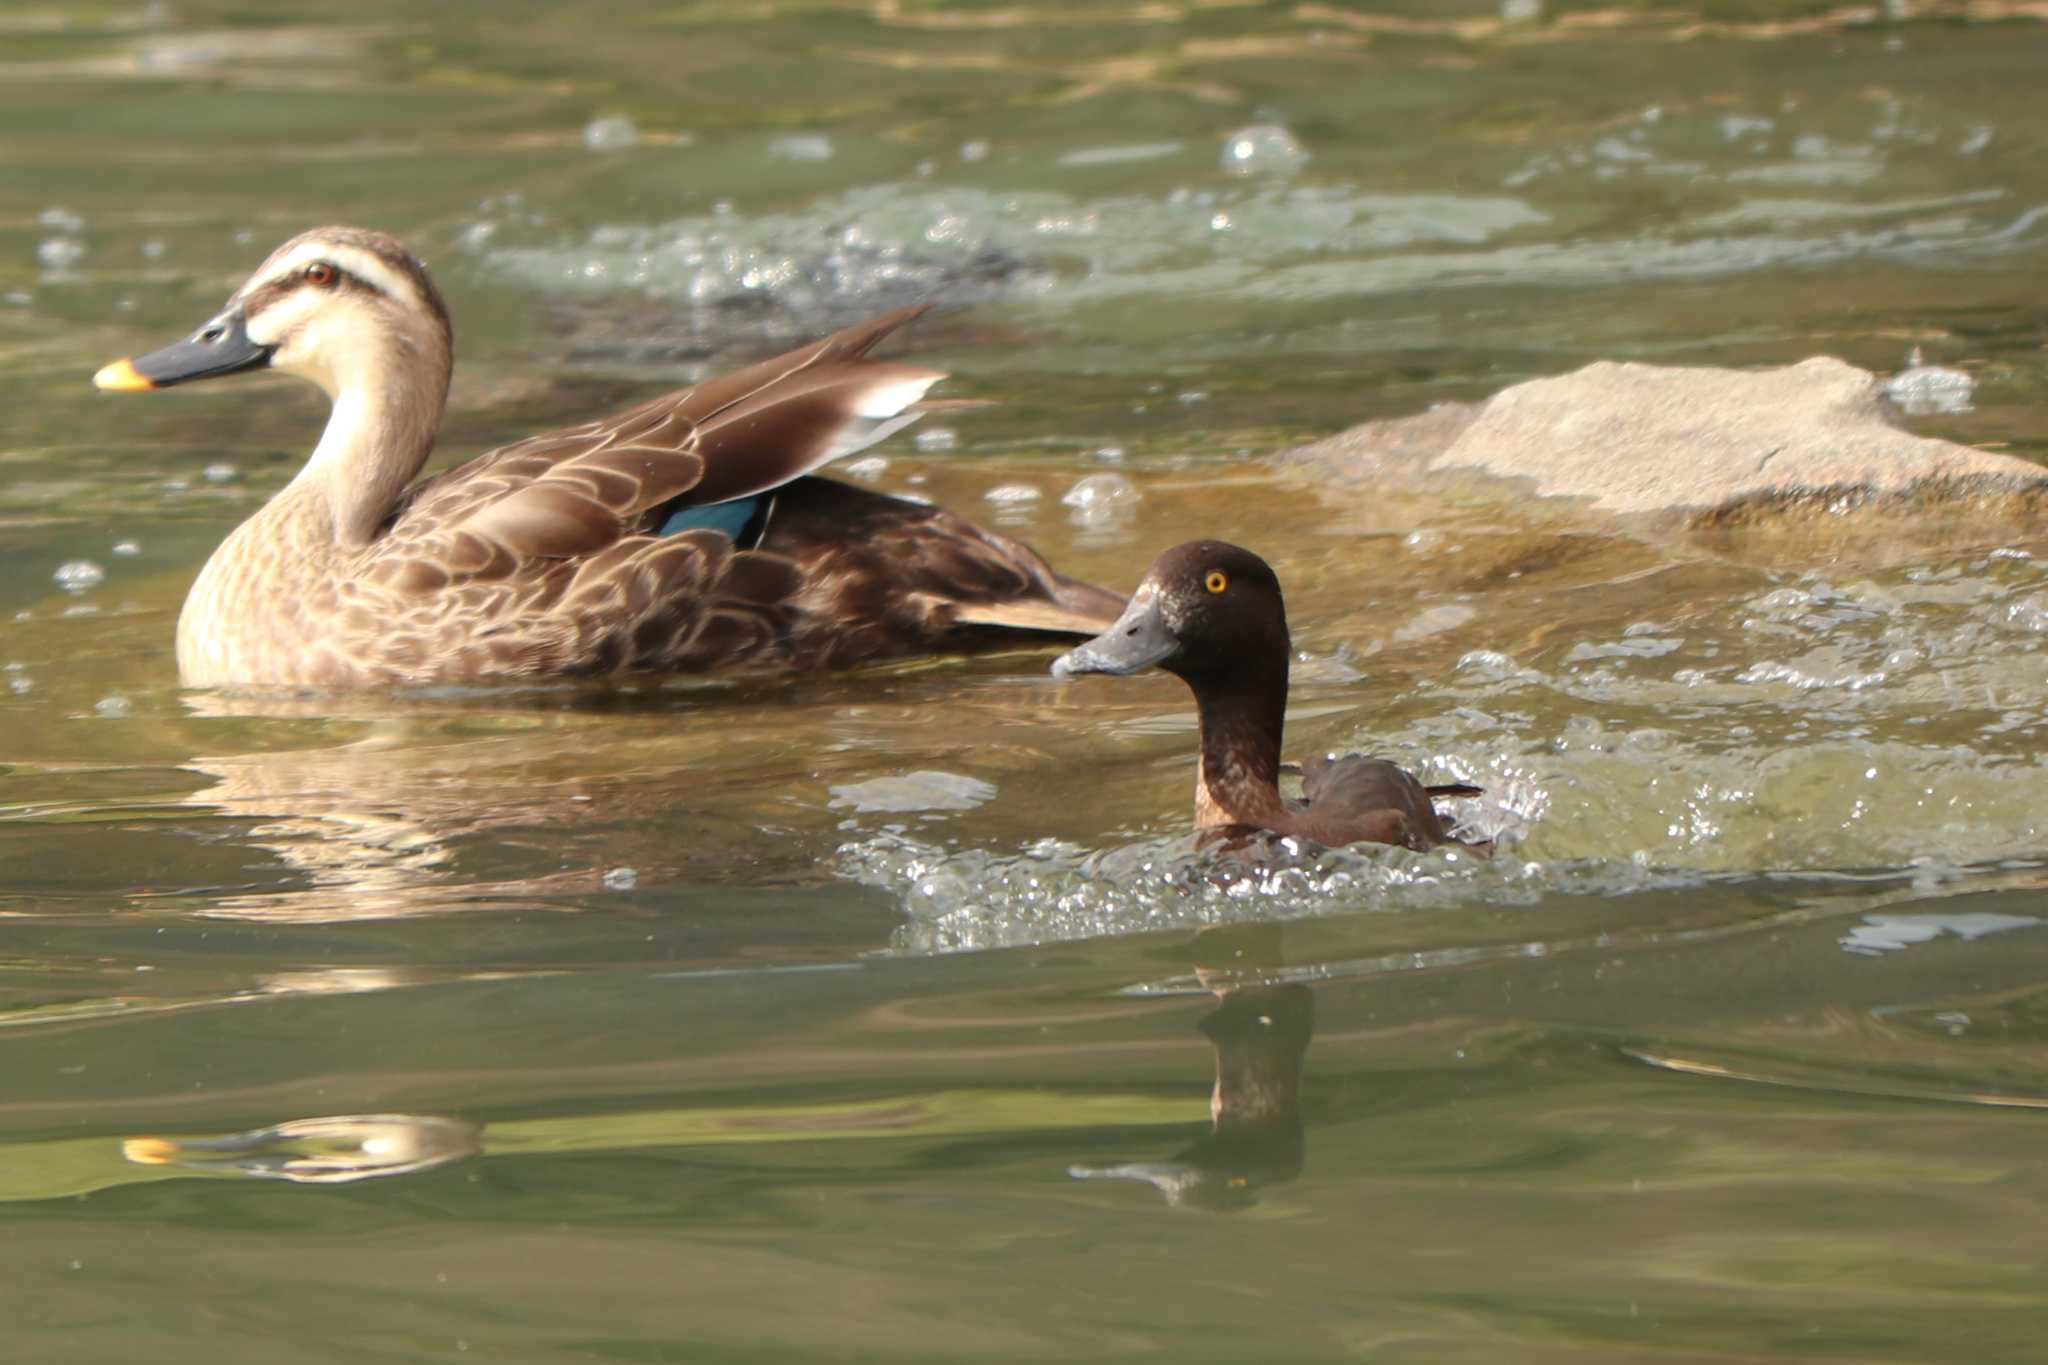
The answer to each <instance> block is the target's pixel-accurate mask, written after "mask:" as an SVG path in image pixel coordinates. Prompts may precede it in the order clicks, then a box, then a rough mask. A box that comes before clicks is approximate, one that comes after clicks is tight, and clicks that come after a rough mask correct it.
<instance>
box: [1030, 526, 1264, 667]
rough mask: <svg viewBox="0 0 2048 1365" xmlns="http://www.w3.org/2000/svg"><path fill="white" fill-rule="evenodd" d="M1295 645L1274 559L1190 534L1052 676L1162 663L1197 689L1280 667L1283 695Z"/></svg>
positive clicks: (1056, 664) (1061, 662) (1157, 562)
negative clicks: (1107, 623)
mask: <svg viewBox="0 0 2048 1365" xmlns="http://www.w3.org/2000/svg"><path fill="white" fill-rule="evenodd" d="M1290 648H1291V644H1290V641H1289V639H1288V635H1287V607H1286V604H1285V603H1284V602H1283V601H1282V600H1281V597H1280V580H1279V579H1278V578H1277V577H1275V576H1274V574H1273V570H1272V568H1271V566H1269V565H1268V564H1267V563H1266V561H1265V560H1263V559H1260V558H1259V557H1258V556H1257V555H1255V554H1253V553H1252V552H1251V551H1250V550H1247V549H1244V548H1242V547H1240V546H1237V545H1231V544H1228V543H1226V542H1224V541H1220V540H1191V541H1189V542H1187V543H1186V544H1185V545H1176V546H1174V547H1173V548H1172V549H1171V550H1168V551H1167V552H1166V553H1165V554H1163V555H1161V556H1159V558H1158V559H1157V560H1155V561H1154V562H1153V564H1152V569H1151V571H1150V572H1149V573H1147V574H1146V575H1145V581H1144V582H1142V583H1140V584H1139V585H1138V590H1137V591H1136V592H1134V593H1132V594H1131V601H1130V605H1129V606H1127V607H1126V608H1125V609H1124V614H1123V615H1122V616H1120V617H1118V618H1117V622H1116V624H1115V625H1113V626H1111V627H1110V628H1109V629H1108V630H1106V631H1104V632H1103V633H1102V634H1100V635H1098V636H1096V637H1095V638H1094V639H1092V640H1090V641H1088V643H1086V644H1084V645H1081V646H1080V647H1079V648H1077V649H1074V650H1073V651H1071V652H1069V653H1068V654H1065V655H1063V656H1062V657H1061V658H1060V659H1059V660H1057V661H1056V662H1055V663H1054V664H1053V666H1052V675H1053V676H1054V677H1055V678H1060V679H1062V680H1064V679H1067V678H1071V677H1073V676H1074V675H1076V674H1078V673H1137V672H1141V671H1142V670H1144V669H1147V668H1153V667H1157V668H1163V669H1165V670H1166V671H1167V672H1169V673H1174V674H1177V675H1179V676H1180V677H1182V678H1185V679H1186V680H1187V681H1188V682H1189V683H1190V684H1192V685H1194V686H1195V688H1196V690H1197V692H1200V691H1201V690H1202V689H1203V688H1205V687H1213V686H1227V685H1229V684H1230V683H1232V682H1235V681H1240V680H1250V679H1259V680H1262V681H1263V680H1270V679H1271V677H1272V676H1273V674H1274V673H1275V672H1276V671H1277V673H1278V675H1279V679H1280V688H1281V692H1282V695H1283V696H1284V695H1285V691H1286V678H1287V656H1288V651H1289V649H1290Z"/></svg>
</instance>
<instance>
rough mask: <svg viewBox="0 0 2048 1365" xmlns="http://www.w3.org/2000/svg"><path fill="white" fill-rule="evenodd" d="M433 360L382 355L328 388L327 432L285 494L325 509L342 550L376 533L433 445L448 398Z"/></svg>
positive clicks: (444, 372)
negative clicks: (330, 399) (330, 403)
mask: <svg viewBox="0 0 2048 1365" xmlns="http://www.w3.org/2000/svg"><path fill="white" fill-rule="evenodd" d="M434 359H435V358H434V357H412V356H405V357H397V356H391V357H380V358H378V359H377V360H374V361H369V362H366V363H364V364H362V365H360V366H358V367H357V368H356V369H355V371H354V372H353V373H352V374H350V375H349V376H347V378H346V379H345V380H344V381H341V382H338V383H337V384H336V385H335V387H334V389H333V391H332V392H333V395H334V410H333V411H332V412H331V413H330V414H329V415H328V418H327V430H326V431H324V432H322V433H321V435H320V444H319V445H317V446H315V447H314V448H313V453H312V455H311V456H310V457H308V458H307V460H306V466H305V468H304V469H301V470H300V471H299V475H298V477H297V478H296V479H294V480H292V484H291V487H290V488H288V489H287V490H286V493H287V494H289V495H291V496H292V498H293V500H294V501H301V500H304V501H311V502H313V503H315V504H317V505H319V506H321V507H324V508H325V510H326V512H327V514H328V521H329V524H330V525H331V526H332V528H333V536H334V540H335V543H336V544H337V545H338V546H340V547H342V548H344V549H352V550H353V549H361V548H362V547H363V546H365V545H368V544H369V543H370V541H371V540H372V539H374V538H375V536H376V534H377V530H378V528H379V527H380V526H382V525H383V523H384V519H385V518H386V517H388V516H389V515H390V514H391V509H392V508H393V507H394V506H396V505H397V502H398V496H399V494H401V493H403V492H404V491H405V488H406V485H407V484H409V483H411V482H412V481H413V479H414V478H415V477H416V476H417V475H418V474H419V472H420V468H421V466H423V465H424V464H426V462H427V455H428V454H429V453H430V452H431V451H432V450H433V448H434V436H435V434H436V432H438V431H439V429H440V425H441V410H442V407H443V406H444V405H445V404H446V402H447V398H448V365H447V362H446V360H445V359H442V360H441V361H440V363H438V364H436V363H431V362H432V361H433V360H434ZM280 500H283V498H282V495H281V498H280Z"/></svg>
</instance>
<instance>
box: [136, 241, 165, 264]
mask: <svg viewBox="0 0 2048 1365" xmlns="http://www.w3.org/2000/svg"><path fill="white" fill-rule="evenodd" d="M168 250H170V244H169V243H167V242H166V241H164V239H163V238H161V237H152V238H150V239H149V240H148V241H146V242H144V243H143V244H142V259H143V260H145V261H160V260H162V259H163V257H164V253H165V252H166V251H168Z"/></svg>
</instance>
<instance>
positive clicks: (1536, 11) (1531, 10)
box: [1500, 0, 1543, 24]
mask: <svg viewBox="0 0 2048 1365" xmlns="http://www.w3.org/2000/svg"><path fill="white" fill-rule="evenodd" d="M1500 17H1501V18H1502V19H1504V20H1506V21H1507V22H1508V23H1510V24H1527V23H1533V22H1534V21H1536V20H1538V19H1541V18H1542V17H1543V0H1500Z"/></svg>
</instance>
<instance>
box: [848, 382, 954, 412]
mask: <svg viewBox="0 0 2048 1365" xmlns="http://www.w3.org/2000/svg"><path fill="white" fill-rule="evenodd" d="M944 378H945V376H944V375H942V374H919V375H912V376H910V377H909V378H907V379H892V380H890V381H889V382H888V383H886V384H877V385H876V386H875V387H873V388H871V389H867V390H865V391H863V392H862V394H861V396H860V398H859V399H858V400H857V401H856V402H855V403H854V405H853V414H854V416H856V417H865V418H867V419H868V420H869V421H874V422H878V421H882V420H884V419H886V418H890V417H900V416H902V414H903V410H904V409H905V408H908V407H909V406H910V405H911V404H912V403H915V402H916V401H917V400H918V399H920V398H922V397H924V391H925V390H926V389H928V388H930V387H931V386H932V385H934V384H936V383H938V382H939V381H940V380H941V379H944Z"/></svg>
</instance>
